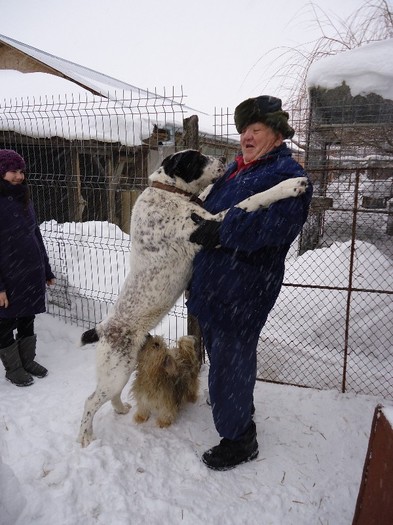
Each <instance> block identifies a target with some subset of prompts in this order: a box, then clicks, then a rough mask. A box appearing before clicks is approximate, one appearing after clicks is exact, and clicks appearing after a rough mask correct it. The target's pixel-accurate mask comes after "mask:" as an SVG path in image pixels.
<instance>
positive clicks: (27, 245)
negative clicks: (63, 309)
mask: <svg viewBox="0 0 393 525" xmlns="http://www.w3.org/2000/svg"><path fill="white" fill-rule="evenodd" d="M0 184H1V188H0V189H1V192H0V291H4V290H5V291H6V293H7V298H8V301H9V306H8V308H4V307H0V318H7V319H10V318H11V319H12V318H16V317H27V316H31V315H34V314H38V313H42V312H45V289H46V281H47V280H49V279H53V278H54V275H53V273H52V270H51V268H50V265H49V261H48V256H47V253H46V250H45V246H44V243H43V241H42V237H41V232H40V229H39V226H38V224H37V221H36V216H35V213H34V209H33V205H32V203H31V202H29V204H28V205H27V207H26V204H25V193H26V191H27V187H26V186H24V185H17V186H13V185H11V184H9V183H8V182H7V181H4V180H0Z"/></svg>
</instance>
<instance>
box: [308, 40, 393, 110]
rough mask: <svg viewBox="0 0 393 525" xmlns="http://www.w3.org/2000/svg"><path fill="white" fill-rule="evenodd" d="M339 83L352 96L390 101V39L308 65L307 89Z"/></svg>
mask: <svg viewBox="0 0 393 525" xmlns="http://www.w3.org/2000/svg"><path fill="white" fill-rule="evenodd" d="M343 82H345V83H346V84H347V86H349V88H350V90H351V95H352V96H356V95H363V96H364V95H368V94H370V93H375V94H377V95H380V96H381V97H383V98H385V99H389V100H393V39H388V40H382V41H380V42H373V43H371V44H366V45H364V46H361V47H358V48H356V49H351V50H349V51H344V52H342V53H338V54H337V55H334V56H329V57H326V58H323V59H321V60H318V61H317V62H314V63H313V64H312V65H311V66H310V69H309V72H308V76H307V85H308V88H312V87H322V88H326V89H334V88H336V87H339V86H341V85H342V83H343Z"/></svg>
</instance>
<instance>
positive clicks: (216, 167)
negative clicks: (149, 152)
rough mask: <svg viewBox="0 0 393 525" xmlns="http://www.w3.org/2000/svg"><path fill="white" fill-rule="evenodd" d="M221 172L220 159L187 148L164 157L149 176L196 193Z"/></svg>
mask: <svg viewBox="0 0 393 525" xmlns="http://www.w3.org/2000/svg"><path fill="white" fill-rule="evenodd" d="M223 173H224V164H223V163H222V161H221V160H220V159H217V158H216V157H212V156H210V155H203V153H201V152H200V151H197V150H193V149H187V150H184V151H178V152H177V153H174V154H173V155H169V156H168V157H165V159H164V160H163V161H162V164H161V166H160V167H159V168H158V170H156V171H155V172H154V173H153V174H152V175H150V177H149V178H150V180H151V181H154V180H155V181H160V182H165V183H166V184H170V185H172V186H175V187H177V188H180V189H182V190H184V191H187V192H189V193H193V194H198V193H200V192H201V191H202V190H203V189H204V188H206V187H207V186H208V185H209V184H211V183H213V182H214V181H216V180H217V179H218V178H219V177H220V176H221V175H222V174H223Z"/></svg>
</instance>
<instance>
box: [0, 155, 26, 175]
mask: <svg viewBox="0 0 393 525" xmlns="http://www.w3.org/2000/svg"><path fill="white" fill-rule="evenodd" d="M25 169H26V163H25V161H24V159H23V157H21V156H20V155H19V153H17V152H16V151H14V150H13V149H0V177H4V175H5V174H6V173H7V171H16V170H22V171H25Z"/></svg>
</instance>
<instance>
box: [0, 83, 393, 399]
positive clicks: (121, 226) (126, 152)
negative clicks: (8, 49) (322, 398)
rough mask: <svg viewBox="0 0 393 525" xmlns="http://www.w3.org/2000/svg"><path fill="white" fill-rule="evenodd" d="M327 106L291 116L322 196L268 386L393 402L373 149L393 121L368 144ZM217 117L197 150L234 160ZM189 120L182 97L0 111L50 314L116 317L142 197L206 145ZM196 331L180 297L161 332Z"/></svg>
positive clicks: (294, 253)
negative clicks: (18, 161) (49, 269)
mask: <svg viewBox="0 0 393 525" xmlns="http://www.w3.org/2000/svg"><path fill="white" fill-rule="evenodd" d="M374 102H375V101H374ZM321 104H322V103H320V105H319V106H318V107H314V108H312V109H313V111H311V113H309V112H305V111H303V112H302V111H299V112H297V113H296V115H299V117H297V119H298V120H296V122H293V126H294V127H295V129H296V130H297V131H298V134H297V135H298V136H299V137H300V138H301V139H302V144H300V145H296V144H295V143H292V144H291V146H292V148H293V151H294V156H295V158H297V160H299V162H301V163H303V164H304V165H305V167H306V169H307V171H308V172H309V174H310V176H311V178H312V180H313V182H314V186H315V197H314V199H313V204H312V208H311V211H310V216H309V220H308V222H307V224H306V226H305V228H304V230H303V232H302V234H301V236H299V238H298V239H297V240H296V241H295V243H294V245H293V246H292V248H291V250H290V252H289V254H288V258H287V263H286V276H285V281H284V286H283V289H282V291H281V294H280V296H279V298H278V300H277V303H276V305H275V307H274V309H273V311H272V312H271V315H270V317H269V319H268V322H267V324H266V326H265V328H264V330H263V331H262V333H261V336H260V344H259V351H258V379H262V380H265V381H273V382H280V383H287V384H293V385H299V386H307V387H314V388H327V389H336V390H339V391H342V392H357V393H364V394H373V395H381V396H384V397H385V398H393V387H392V384H393V355H392V344H391V341H392V335H393V333H392V332H393V328H392V319H393V315H392V314H393V271H392V270H393V216H392V197H393V186H392V184H393V183H392V180H393V178H392V177H393V152H392V151H390V150H389V147H388V146H387V147H386V148H385V150H386V151H385V150H384V151H379V150H378V148H376V147H375V144H378V141H376V140H375V130H377V131H378V133H379V134H380V137H383V136H385V135H384V134H387V131H390V128H389V129H388V127H389V126H391V125H392V124H391V123H392V119H386V111H385V112H383V114H384V121H383V122H379V123H378V124H377V125H374V127H373V128H372V129H373V130H374V135H372V137H373V140H372V141H368V142H367V141H366V142H365V140H363V139H364V138H367V133H366V132H365V126H364V125H363V127H362V126H361V125H359V122H357V121H356V119H352V122H348V117H347V115H348V111H347V109H346V108H344V109H345V111H344V110H343V108H342V111H341V115H344V116H345V118H343V117H342V118H341V120H340V118H337V107H336V106H337V105H336V104H334V103H333V104H330V106H329V107H327V108H326V107H325V106H323V104H322V105H321ZM374 105H375V104H374ZM321 108H322V109H323V111H322V109H321ZM373 111H374V113H373V115H374V114H375V111H377V110H375V108H374V109H373ZM215 113H216V115H215V130H216V133H215V134H213V135H209V134H208V133H203V132H201V131H199V135H198V147H199V148H200V149H201V150H202V151H203V152H205V153H208V154H214V155H217V156H225V157H226V158H227V159H228V160H231V159H232V158H233V157H234V155H235V154H236V152H237V151H238V148H239V143H238V136H237V134H236V132H235V129H234V126H233V125H232V122H233V117H232V115H231V114H230V113H229V112H228V111H226V112H225V111H223V110H216V111H215ZM332 114H333V115H335V117H334V118H335V119H336V120H335V121H334V122H332V117H331V115H332ZM302 115H304V116H303V117H302ZM310 115H311V116H310ZM321 115H322V117H321ZM326 115H327V116H326ZM329 115H330V117H329ZM186 117H187V115H186V111H185V109H184V104H183V95H182V94H181V95H179V96H177V95H176V94H175V93H174V92H172V93H171V96H170V97H165V96H164V97H162V96H158V95H157V96H147V97H146V92H143V95H142V94H141V95H140V96H137V95H135V93H134V94H132V95H129V96H127V95H126V94H124V93H122V94H121V96H119V98H118V99H116V100H105V99H88V100H81V99H80V98H78V99H77V100H76V99H74V98H73V97H68V98H67V97H64V98H63V99H60V98H59V99H58V100H53V99H51V100H48V99H40V100H34V101H31V100H28V101H26V100H25V101H23V100H22V101H9V102H7V101H5V102H4V103H3V104H2V105H0V147H1V148H12V149H15V150H17V151H18V152H19V153H21V154H22V155H23V156H24V157H25V159H26V161H27V165H28V173H27V175H28V181H29V184H30V188H31V192H32V198H33V201H34V205H35V208H36V211H37V215H38V220H39V222H40V224H41V230H42V233H43V236H44V240H45V243H46V245H47V249H48V253H49V256H50V259H51V263H52V266H53V268H54V272H55V274H56V276H57V284H56V286H55V287H54V288H53V289H52V290H51V291H50V292H49V297H48V311H49V313H51V314H53V315H56V316H59V317H61V318H62V319H64V320H66V321H67V322H72V323H77V324H78V325H79V326H83V327H84V328H89V327H91V326H93V325H94V324H95V323H97V322H99V321H100V320H101V319H103V318H104V317H105V316H106V315H107V313H108V311H109V310H110V308H111V306H112V305H113V303H114V302H115V300H116V298H117V295H118V293H119V290H120V288H121V285H122V283H123V281H124V279H125V276H126V273H127V271H128V254H129V249H130V238H129V222H130V216H131V209H132V205H133V203H134V202H135V200H136V198H137V197H138V195H139V194H140V192H141V191H142V190H143V189H144V187H146V185H147V177H148V174H149V173H150V172H152V171H153V170H154V169H155V168H156V167H157V166H158V164H159V163H160V162H161V160H162V159H163V158H164V157H165V156H166V155H167V154H169V153H172V152H173V151H176V150H180V149H183V148H185V147H188V146H190V145H191V146H193V144H195V141H194V142H193V143H192V144H191V142H192V141H191V142H190V140H189V139H188V138H187V118H186ZM329 118H330V121H329ZM373 118H374V120H375V116H374V117H373ZM326 119H327V121H326ZM367 126H368V128H367V130H368V133H369V134H370V133H371V132H370V129H371V126H370V123H367ZM362 137H363V138H362ZM382 141H383V140H382V138H381V140H380V141H379V144H382ZM370 142H372V143H370ZM385 142H386V140H385ZM299 146H304V148H303V147H299ZM188 327H189V325H188V322H187V311H186V308H185V305H184V298H183V297H181V298H180V299H179V301H178V303H177V304H176V305H175V307H174V308H173V310H172V311H171V312H170V314H169V315H168V316H167V318H165V319H164V321H163V322H162V323H161V325H160V326H158V327H157V332H158V333H163V334H165V336H166V337H167V338H168V339H169V340H170V341H171V342H172V341H174V340H176V339H177V338H178V337H179V336H180V335H183V334H184V333H186V332H187V329H188Z"/></svg>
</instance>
